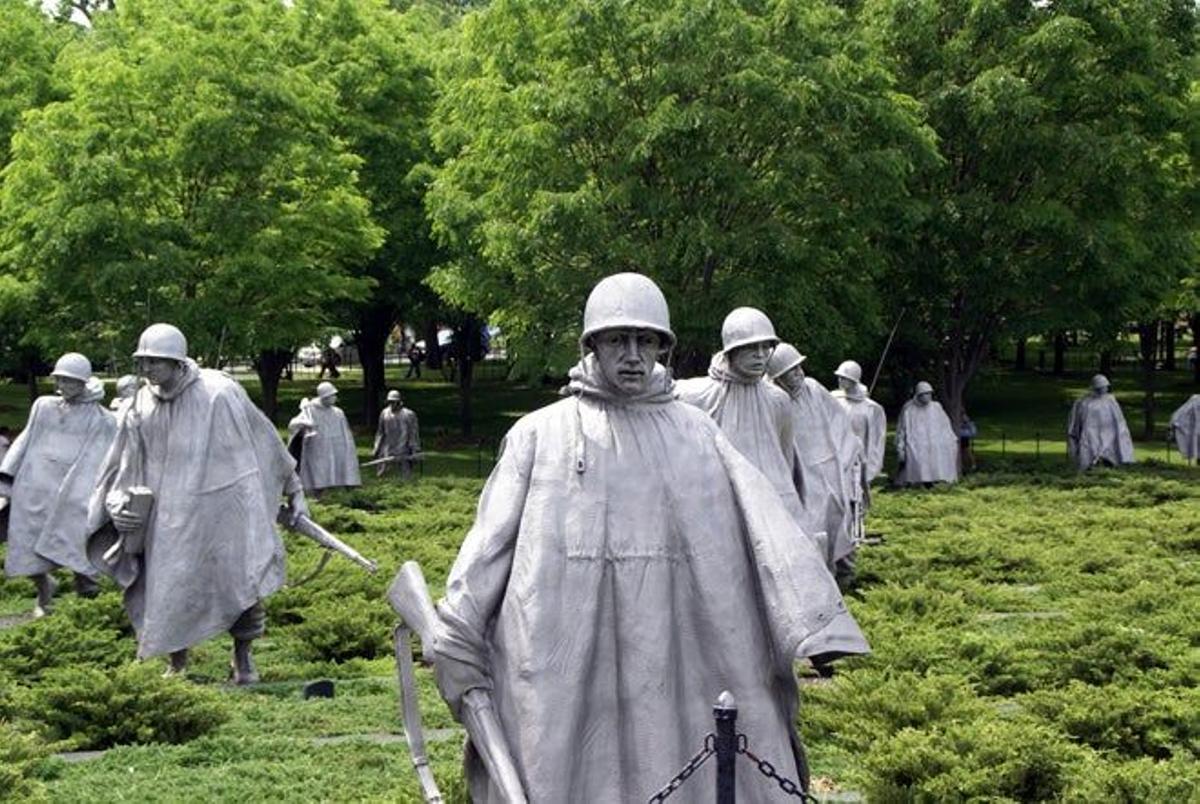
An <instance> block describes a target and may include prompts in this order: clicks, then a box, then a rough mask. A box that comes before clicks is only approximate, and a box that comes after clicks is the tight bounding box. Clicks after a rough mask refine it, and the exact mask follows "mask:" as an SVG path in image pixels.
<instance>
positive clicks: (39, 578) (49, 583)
mask: <svg viewBox="0 0 1200 804" xmlns="http://www.w3.org/2000/svg"><path fill="white" fill-rule="evenodd" d="M32 580H33V585H34V586H36V587H37V602H36V603H34V605H33V616H34V618H35V619H37V618H40V617H45V616H46V615H47V614H49V613H50V608H51V606H50V602H51V600H53V598H54V593H55V592H56V591H57V590H58V581H56V580H54V576H53V575H51V574H50V573H48V572H43V573H42V574H41V575H34V576H33V578H32Z"/></svg>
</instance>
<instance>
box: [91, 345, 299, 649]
mask: <svg viewBox="0 0 1200 804" xmlns="http://www.w3.org/2000/svg"><path fill="white" fill-rule="evenodd" d="M184 365H185V372H186V373H185V376H184V377H183V378H182V380H181V381H180V383H179V385H177V386H176V387H175V388H174V389H173V390H172V391H171V392H170V393H168V392H165V391H163V389H162V388H160V387H158V386H150V385H147V386H143V387H142V388H140V389H138V392H137V395H136V396H135V397H134V399H133V402H132V404H131V405H129V406H128V407H126V408H125V410H124V411H123V415H122V417H121V421H120V427H119V428H118V430H117V438H116V441H115V442H114V443H113V446H112V449H111V450H110V451H109V453H108V457H107V459H106V461H105V466H104V470H103V473H102V474H101V477H100V482H99V485H98V486H97V487H96V491H95V492H94V493H93V494H92V499H91V503H90V505H89V509H88V520H89V522H88V524H89V527H90V529H91V530H92V531H94V532H96V534H95V536H93V538H92V539H91V542H90V543H89V546H88V553H89V555H90V556H92V558H93V562H96V563H97V567H98V568H99V569H101V570H102V571H105V572H108V573H110V574H113V575H114V577H115V578H116V580H117V582H118V583H120V584H121V586H122V587H123V588H124V589H125V608H126V610H127V611H128V612H129V618H130V620H131V621H132V622H133V627H134V629H135V630H136V631H137V635H138V656H139V657H142V658H145V657H148V656H157V655H161V654H165V653H171V652H174V651H177V650H182V649H184V648H188V647H191V646H192V645H195V644H196V643H198V642H202V641H204V640H205V639H208V638H209V637H212V636H215V635H216V634H219V633H222V632H224V631H226V630H228V629H229V627H230V626H231V625H232V624H233V623H234V621H235V620H237V618H238V617H239V616H240V615H241V614H242V612H244V611H245V610H246V609H248V608H250V607H251V606H253V605H254V604H255V603H256V602H257V601H259V600H261V599H262V598H264V597H266V596H267V595H269V594H271V593H272V592H274V591H276V590H277V589H279V587H280V586H282V585H283V581H284V550H283V542H282V541H281V540H280V538H279V534H278V533H277V532H276V530H275V517H276V515H277V514H278V511H279V506H280V502H281V500H280V497H281V495H282V494H284V493H290V492H292V491H294V490H295V488H296V487H298V485H299V484H298V482H297V481H296V480H295V472H294V467H295V462H294V461H293V460H292V458H291V456H290V455H288V453H287V450H286V449H285V448H284V445H283V442H282V441H281V440H280V438H279V434H278V433H277V432H276V430H275V427H274V425H272V424H271V422H270V421H269V420H268V419H267V417H266V416H265V415H263V413H262V411H260V410H259V409H258V408H257V407H255V406H254V403H253V402H251V401H250V397H249V396H247V395H246V392H245V391H244V390H243V389H242V387H241V385H239V384H238V383H237V382H236V381H234V380H232V379H230V378H229V377H226V376H225V375H224V374H222V373H221V372H219V371H214V370H212V369H200V368H198V367H197V366H196V364H195V362H194V361H192V360H190V359H189V360H188V361H186V363H185V364H184ZM132 486H147V487H149V488H150V490H151V491H152V492H153V493H154V505H153V508H152V509H151V511H150V516H149V519H148V521H147V523H146V527H145V552H144V553H143V554H142V555H140V556H130V555H128V554H124V553H121V554H120V555H119V556H118V559H119V560H118V561H117V563H116V565H115V567H113V566H110V565H109V564H106V563H100V562H98V559H99V554H100V553H102V552H103V547H104V546H105V540H104V538H103V536H104V534H108V533H110V531H111V528H110V527H105V528H104V530H101V527H102V526H105V525H106V523H107V521H108V519H109V515H110V510H111V509H115V508H119V507H120V502H121V496H122V494H123V492H124V491H125V490H126V489H129V488H130V487H132ZM109 542H110V543H111V538H110V539H109Z"/></svg>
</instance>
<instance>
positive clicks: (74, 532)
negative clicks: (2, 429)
mask: <svg viewBox="0 0 1200 804" xmlns="http://www.w3.org/2000/svg"><path fill="white" fill-rule="evenodd" d="M50 376H51V377H53V378H54V386H55V388H56V390H57V395H56V396H43V397H38V399H37V400H36V401H35V402H34V403H33V409H32V410H30V411H29V421H28V423H27V424H26V425H25V429H24V430H22V431H21V434H20V435H19V436H17V440H16V441H15V442H14V443H13V445H12V448H11V449H9V450H8V453H7V454H6V455H5V456H4V461H3V462H0V485H2V486H3V487H4V492H3V493H4V494H5V496H10V497H11V500H10V509H9V521H8V552H7V555H6V556H5V561H4V571H5V574H7V575H8V576H9V577H17V576H26V577H29V578H31V579H32V580H33V582H34V585H35V586H36V587H37V603H36V605H35V607H34V610H33V613H34V616H35V617H41V616H43V615H45V614H46V613H48V612H49V610H50V601H51V598H52V597H53V595H54V590H55V587H56V584H55V582H54V579H53V578H52V577H51V576H50V573H51V572H52V571H54V570H56V569H58V568H59V567H66V568H67V569H70V570H71V571H72V572H73V573H74V574H75V576H74V580H75V590H76V591H77V592H79V593H80V594H83V595H89V596H90V595H94V594H95V593H96V589H97V587H96V580H95V578H96V574H97V573H96V570H95V569H94V568H93V567H92V565H91V563H90V562H89V561H88V559H87V553H86V551H85V547H86V542H87V534H88V531H87V506H88V496H89V495H90V494H91V491H92V488H93V487H94V486H95V485H96V477H97V475H98V474H99V471H100V464H101V462H102V461H103V459H104V455H105V453H106V452H107V451H108V448H109V446H110V445H111V444H112V440H113V435H114V434H115V433H116V429H117V425H116V420H115V419H114V418H113V415H112V414H111V413H109V412H108V411H107V410H106V409H105V408H104V405H102V404H101V401H102V400H103V399H104V385H103V384H102V383H101V382H100V381H99V380H98V379H96V378H95V377H93V376H92V364H91V363H90V362H89V361H88V359H87V358H86V357H84V356H83V355H81V354H79V353H78V352H68V353H67V354H65V355H63V356H62V357H60V358H59V359H58V362H57V363H55V364H54V370H53V371H52V372H51V373H50Z"/></svg>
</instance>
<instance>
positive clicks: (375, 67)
mask: <svg viewBox="0 0 1200 804" xmlns="http://www.w3.org/2000/svg"><path fill="white" fill-rule="evenodd" d="M290 17H291V22H292V36H293V42H294V47H295V48H296V50H297V53H296V56H295V58H296V61H297V63H298V65H300V66H301V67H302V69H304V70H305V72H307V73H308V74H309V75H310V76H312V77H313V79H314V80H327V81H328V82H329V83H330V84H332V86H333V87H334V90H335V92H336V102H337V108H338V113H337V115H336V123H335V126H334V131H335V133H336V134H337V136H338V137H340V138H341V139H342V140H343V141H344V142H346V144H347V146H348V148H349V149H350V150H351V151H352V152H353V153H354V154H356V155H357V156H358V157H359V158H360V159H362V165H361V167H360V168H359V171H358V176H359V186H360V187H361V189H362V191H363V193H364V194H365V195H366V196H367V198H368V199H369V200H370V202H371V218H372V220H373V221H374V222H375V223H376V224H377V225H378V226H379V227H380V228H381V230H382V231H383V233H384V240H383V244H382V246H381V248H380V249H379V250H378V251H377V252H376V253H375V254H374V256H372V257H371V258H370V259H369V260H364V261H363V262H360V263H357V264H354V265H350V266H348V268H349V270H350V271H351V272H352V273H353V274H354V275H356V276H363V277H367V278H369V279H371V280H372V282H373V283H374V291H373V292H372V293H371V295H370V296H369V297H368V298H366V299H364V300H361V301H358V302H356V303H354V304H352V305H351V306H350V307H349V309H348V311H347V312H343V313H341V314H342V315H346V316H347V317H348V323H349V324H350V325H351V326H352V327H353V329H354V341H355V344H356V346H357V347H358V354H359V358H360V359H361V360H362V366H363V385H364V390H365V393H364V395H363V403H364V410H363V413H364V417H365V420H366V421H367V422H373V421H375V420H376V419H377V418H378V416H379V411H380V404H381V402H382V399H383V393H384V390H385V389H384V373H383V372H384V356H385V355H384V351H385V348H386V344H387V339H388V336H389V335H390V334H391V331H392V329H393V327H394V326H395V324H396V322H397V320H398V318H399V316H400V314H401V311H403V310H407V311H408V312H409V313H410V314H412V313H414V312H415V308H417V307H418V306H420V305H421V304H422V303H428V301H429V300H430V297H431V296H432V294H431V292H430V291H429V289H428V288H426V287H425V286H424V284H423V283H422V280H423V279H424V277H425V275H426V273H428V270H429V267H430V265H431V264H432V262H433V255H434V248H433V245H432V243H431V242H430V239H429V226H428V223H427V222H426V220H425V214H424V208H423V206H422V198H423V196H424V190H425V188H424V184H423V182H422V180H421V179H420V178H419V177H412V176H410V172H411V171H412V169H413V167H414V166H416V165H418V164H420V163H424V162H426V161H428V160H429V159H430V157H431V155H432V154H431V146H430V143H429V138H428V129H427V126H428V117H429V113H430V110H431V108H432V104H433V83H432V75H431V74H430V67H429V64H428V54H427V53H426V52H425V51H424V50H423V49H422V47H421V45H420V42H421V41H422V37H424V36H427V35H429V34H431V33H433V32H434V31H431V30H430V29H431V26H433V24H434V23H433V22H432V21H431V20H429V19H428V18H427V17H426V16H425V15H423V14H422V12H421V11H420V10H416V11H409V12H407V13H406V14H403V15H402V14H400V13H398V12H396V11H393V10H391V9H390V8H388V5H387V4H386V3H384V2H382V0H297V2H296V3H294V5H293V8H292V11H291V14H290ZM339 312H341V311H339Z"/></svg>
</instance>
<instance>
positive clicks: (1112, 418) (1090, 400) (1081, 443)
mask: <svg viewBox="0 0 1200 804" xmlns="http://www.w3.org/2000/svg"><path fill="white" fill-rule="evenodd" d="M1067 454H1068V455H1069V456H1070V457H1071V460H1072V461H1074V463H1075V466H1076V467H1077V468H1078V469H1079V471H1081V472H1083V471H1086V470H1088V469H1091V468H1092V467H1093V466H1095V465H1096V464H1098V463H1102V464H1105V465H1106V466H1120V465H1121V464H1126V463H1135V462H1136V461H1137V459H1136V458H1134V457H1133V438H1132V437H1131V436H1130V435H1129V426H1128V425H1126V424H1125V414H1124V413H1122V412H1121V406H1120V404H1118V403H1117V400H1116V398H1115V397H1114V396H1113V395H1112V387H1111V385H1110V384H1109V382H1108V378H1107V377H1105V376H1104V375H1103V374H1097V375H1096V376H1095V377H1092V390H1091V393H1089V394H1087V395H1086V396H1084V397H1081V398H1080V399H1078V400H1076V402H1075V404H1074V405H1073V406H1072V407H1071V415H1070V417H1069V418H1068V419H1067Z"/></svg>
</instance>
